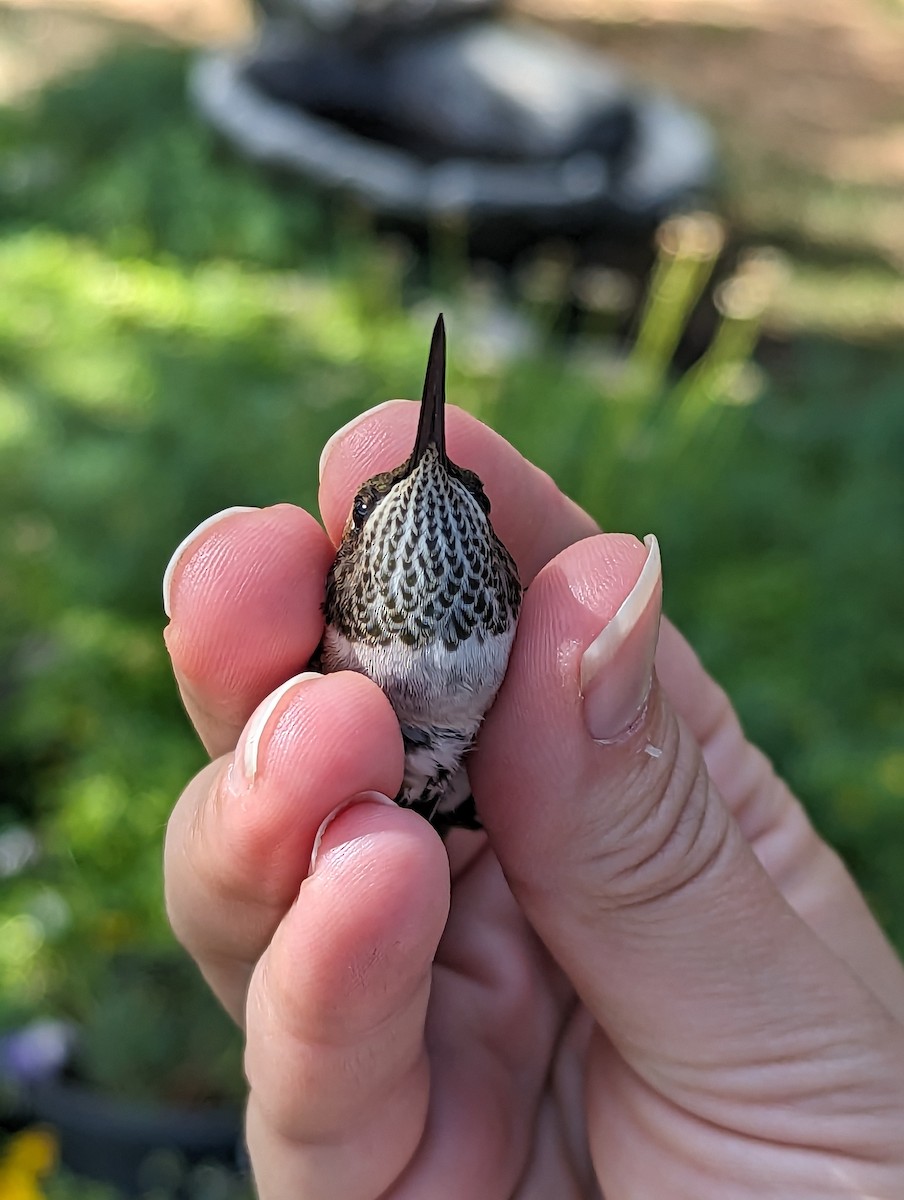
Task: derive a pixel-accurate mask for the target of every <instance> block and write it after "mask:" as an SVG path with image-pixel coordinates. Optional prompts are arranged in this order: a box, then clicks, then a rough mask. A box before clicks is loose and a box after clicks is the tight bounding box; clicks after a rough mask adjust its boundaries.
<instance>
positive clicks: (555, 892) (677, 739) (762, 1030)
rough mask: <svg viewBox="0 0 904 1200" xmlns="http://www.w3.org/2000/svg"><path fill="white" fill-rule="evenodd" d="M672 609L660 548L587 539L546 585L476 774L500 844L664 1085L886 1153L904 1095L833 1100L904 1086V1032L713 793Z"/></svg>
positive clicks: (747, 1119)
mask: <svg viewBox="0 0 904 1200" xmlns="http://www.w3.org/2000/svg"><path fill="white" fill-rule="evenodd" d="M660 603H661V571H660V560H659V548H658V545H657V543H656V539H655V538H648V539H647V544H646V545H645V546H644V545H641V544H640V543H639V542H637V541H636V540H635V539H634V538H630V537H625V536H620V535H601V536H599V537H594V538H589V539H587V540H585V541H582V542H579V543H577V544H575V545H573V546H571V547H569V548H568V549H567V550H565V551H563V552H562V553H561V554H560V555H558V557H557V558H555V559H553V561H552V562H551V563H549V564H548V565H547V566H546V567H545V568H544V569H543V570H542V571H541V572H540V574H539V575H538V576H537V578H536V580H535V581H534V582H533V583H532V585H531V588H530V589H529V591H528V593H527V594H526V597H525V605H524V610H523V613H522V617H521V623H520V625H519V630H518V636H517V639H516V643H515V648H514V651H513V655H512V660H511V663H510V667H509V671H508V674H507V677H506V681H505V684H504V685H503V689H502V691H501V693H500V696H499V699H498V701H497V703H496V705H495V707H494V709H493V710H492V712H491V713H490V715H489V717H488V719H487V723H486V727H485V729H484V731H483V733H482V735H481V741H480V749H479V753H478V755H477V756H476V758H475V760H474V762H473V765H472V767H471V768H470V774H471V779H472V782H473V785H474V791H475V795H476V798H477V801H478V805H479V808H480V812H481V815H482V817H483V820H484V823H485V825H486V828H487V832H488V834H489V836H490V839H491V841H492V843H493V846H494V849H495V850H496V852H497V854H498V856H499V859H500V861H501V863H502V866H503V869H504V870H505V872H506V875H507V877H508V879H509V883H510V885H511V887H512V890H513V891H514V893H515V895H516V897H517V898H518V900H519V902H520V904H521V905H522V907H523V908H524V911H525V912H526V914H527V916H528V918H529V919H530V921H531V923H532V924H533V925H534V927H535V929H536V930H537V932H538V933H539V935H540V936H541V938H542V939H543V940H544V942H545V943H546V945H547V947H548V948H549V950H550V951H551V953H552V954H553V956H554V957H555V958H556V959H557V961H558V962H559V963H560V965H561V966H562V968H563V970H564V971H565V973H566V974H567V975H568V976H569V978H570V979H571V981H572V983H573V984H574V986H575V989H576V990H577V992H578V994H579V996H580V997H581V999H582V1000H583V1001H584V1003H585V1005H586V1006H587V1007H588V1008H589V1009H590V1011H591V1013H592V1014H593V1016H594V1017H595V1018H596V1020H597V1021H598V1022H599V1024H600V1025H602V1026H603V1028H604V1029H605V1031H606V1033H607V1035H608V1037H609V1038H610V1040H611V1042H612V1044H613V1046H614V1047H615V1049H616V1050H617V1051H618V1052H619V1054H620V1055H621V1057H622V1058H623V1059H624V1060H626V1061H627V1063H628V1064H629V1065H630V1066H631V1068H632V1069H633V1071H634V1072H636V1073H637V1075H639V1076H640V1077H641V1078H642V1079H644V1080H645V1081H646V1083H647V1084H649V1085H651V1086H652V1087H653V1088H655V1090H656V1091H658V1092H659V1093H661V1094H664V1095H666V1096H667V1097H668V1098H669V1099H671V1100H672V1101H673V1102H675V1103H677V1104H679V1105H681V1107H682V1108H684V1109H686V1110H690V1111H692V1112H694V1113H695V1114H696V1115H698V1116H699V1117H701V1118H703V1119H705V1120H707V1121H711V1122H714V1123H717V1124H719V1125H720V1126H724V1125H726V1124H727V1125H729V1126H730V1127H732V1128H734V1129H740V1130H743V1131H745V1132H747V1133H749V1134H750V1135H752V1136H757V1137H764V1138H771V1137H775V1138H776V1139H777V1140H781V1139H782V1138H783V1137H784V1136H785V1131H784V1129H783V1128H782V1122H783V1121H784V1120H785V1119H786V1118H785V1116H783V1115H782V1114H785V1113H786V1112H787V1106H788V1104H792V1105H795V1106H796V1107H795V1115H796V1117H797V1118H798V1125H797V1128H796V1130H795V1136H796V1137H797V1138H798V1139H799V1141H800V1142H801V1143H803V1144H807V1145H810V1146H814V1147H815V1146H817V1145H824V1146H827V1147H828V1146H833V1145H834V1146H837V1145H838V1144H839V1142H841V1144H845V1145H847V1146H849V1147H851V1149H852V1150H853V1149H856V1151H857V1152H858V1153H863V1154H867V1155H868V1154H870V1153H873V1152H875V1150H876V1144H877V1143H876V1139H877V1138H878V1139H880V1140H881V1139H883V1138H884V1139H885V1142H884V1144H886V1145H887V1144H890V1142H889V1141H888V1139H889V1138H890V1137H891V1136H892V1124H891V1123H897V1122H899V1121H900V1108H899V1107H898V1105H899V1104H900V1103H901V1097H900V1095H898V1096H896V1098H895V1101H894V1105H892V1104H891V1098H890V1096H889V1095H888V1094H887V1093H886V1095H885V1100H884V1102H880V1101H879V1100H877V1106H878V1107H874V1108H873V1109H872V1110H871V1113H870V1119H869V1120H866V1119H865V1117H864V1119H863V1120H858V1119H857V1118H855V1117H854V1116H852V1114H851V1111H850V1110H848V1111H846V1112H845V1111H843V1110H844V1105H837V1106H833V1102H832V1100H831V1097H832V1096H835V1097H838V1096H841V1095H845V1094H847V1095H848V1096H849V1095H850V1094H851V1092H850V1089H851V1088H853V1087H859V1086H864V1087H867V1088H869V1087H871V1086H872V1085H871V1082H870V1072H876V1077H884V1078H885V1079H886V1080H887V1079H888V1069H889V1067H888V1063H889V1059H890V1058H892V1059H895V1060H896V1061H897V1064H898V1066H897V1068H896V1069H897V1070H901V1069H904V1060H902V1055H904V1047H902V1044H901V1043H902V1038H901V1032H900V1030H898V1031H897V1034H896V1036H895V1037H892V1038H891V1039H889V1037H888V1030H889V1026H890V1019H889V1014H888V1012H887V1010H886V1009H885V1008H884V1007H883V1006H882V1005H881V1004H880V1003H879V1001H878V1000H877V999H876V998H875V997H874V996H873V994H872V993H871V992H870V991H869V989H868V988H866V987H865V986H864V984H863V983H861V981H860V980H859V979H858V978H857V976H856V975H855V973H854V972H853V971H852V970H851V969H850V968H849V967H848V966H847V965H846V964H845V963H844V962H843V961H842V960H841V959H840V958H839V957H837V956H836V955H835V954H834V953H832V952H831V951H830V950H829V949H828V948H827V947H826V945H825V944H824V943H823V942H822V941H821V940H820V939H819V938H818V937H817V936H816V934H815V933H814V932H813V931H812V930H811V929H810V928H809V926H808V925H807V924H806V923H805V922H804V921H803V919H802V918H801V917H800V916H798V915H797V914H796V913H795V912H794V910H793V909H792V908H791V907H790V905H789V904H788V903H787V901H786V900H785V899H784V898H783V896H782V895H781V894H780V892H779V891H778V889H777V888H776V887H775V885H774V884H773V882H772V881H771V879H770V878H769V876H768V875H767V873H766V871H765V870H764V868H763V866H762V865H761V863H760V862H759V861H758V859H757V857H756V856H755V854H754V853H753V851H752V849H751V848H750V846H749V844H748V843H747V841H746V840H745V838H744V837H743V835H742V833H741V830H740V828H739V826H738V824H737V822H736V820H735V819H734V817H733V816H732V814H731V813H730V812H729V810H728V809H727V807H726V806H725V804H724V803H723V802H722V799H721V797H720V795H719V794H718V792H717V791H716V789H715V787H714V786H713V784H712V782H711V781H710V778H709V776H708V774H707V770H706V767H705V764H704V761H703V756H702V754H701V752H700V749H699V747H698V746H697V744H696V742H695V741H694V739H693V737H692V736H691V735H690V733H689V732H688V730H687V728H686V726H684V724H683V723H682V722H681V720H680V719H679V718H678V717H677V716H676V714H675V712H674V711H673V710H672V708H671V707H670V705H669V703H668V701H667V699H666V697H665V695H664V693H663V692H662V690H661V688H660V687H659V686H658V684H657V682H656V680H655V678H654V676H653V671H652V664H653V658H654V653H655V649H656V643H657V635H658V626H659V615H660ZM877 1031H878V1033H877ZM839 1046H844V1047H845V1051H844V1052H843V1053H839V1052H838V1049H837V1048H838V1047H839ZM777 1048H780V1049H777ZM740 1064H743V1065H744V1069H741V1066H740ZM748 1068H749V1069H748ZM789 1080H790V1083H789ZM752 1083H754V1084H755V1086H753V1088H752V1087H751V1084H752ZM789 1088H790V1094H789ZM880 1091H881V1089H880ZM754 1097H755V1102H754ZM883 1104H884V1106H885V1107H884V1110H883ZM892 1108H893V1110H894V1111H892ZM839 1122H840V1124H839ZM886 1125H888V1128H886ZM842 1134H843V1137H842ZM895 1136H897V1135H895Z"/></svg>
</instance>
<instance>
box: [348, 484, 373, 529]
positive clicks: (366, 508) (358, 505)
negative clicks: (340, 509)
mask: <svg viewBox="0 0 904 1200" xmlns="http://www.w3.org/2000/svg"><path fill="white" fill-rule="evenodd" d="M373 503H374V498H373V496H369V495H367V494H366V493H364V492H361V493H360V494H359V495H357V496H356V497H355V503H354V504H353V505H352V521H354V524H355V528H356V529H360V528H361V526H362V525H363V524H364V522H365V521H366V520H367V518H368V516H369V514H370V510H371V509H372V508H373Z"/></svg>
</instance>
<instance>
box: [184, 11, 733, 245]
mask: <svg viewBox="0 0 904 1200" xmlns="http://www.w3.org/2000/svg"><path fill="white" fill-rule="evenodd" d="M478 7H483V6H478V5H476V4H468V3H462V2H461V0H453V2H452V3H445V4H444V3H441V2H440V3H437V4H434V5H428V4H424V3H421V4H418V3H410V4H403V3H398V2H396V3H393V0H384V3H376V4H367V3H363V2H362V3H357V4H355V3H347V4H339V3H332V4H331V3H328V2H324V3H316V2H315V0H295V2H294V3H291V4H290V3H289V0H281V3H280V5H279V10H280V12H281V13H282V14H283V18H282V19H280V20H273V19H267V20H265V21H264V26H263V29H262V32H261V36H260V39H259V41H258V44H257V45H256V46H254V47H253V48H251V49H248V50H246V51H244V52H239V53H236V54H212V55H207V56H204V57H202V58H201V59H200V60H199V61H198V62H197V63H196V64H195V67H194V70H193V73H192V77H191V88H192V93H193V96H194V98H195V101H196V103H197V105H198V107H199V109H200V111H201V112H202V114H203V115H204V116H205V117H206V119H207V120H209V121H210V122H211V124H212V125H214V126H215V127H216V128H217V129H218V130H219V131H220V133H221V134H223V135H224V136H225V137H226V138H227V139H228V140H229V141H230V142H231V143H232V144H233V145H234V146H235V147H236V148H237V149H238V150H239V151H240V152H241V153H243V154H245V155H247V156H248V157H249V158H252V159H255V160H257V161H259V162H262V163H265V164H268V165H271V166H276V167H280V168H283V169H286V170H289V171H291V172H294V173H297V174H299V175H301V176H302V177H304V178H305V179H307V180H309V181H310V182H312V183H315V184H318V185H321V186H324V187H327V188H332V189H339V190H341V191H342V192H344V193H346V194H349V195H351V196H352V197H353V198H354V199H355V200H357V201H358V202H359V203H361V204H362V205H363V206H364V207H365V208H366V209H367V210H369V211H371V212H373V213H375V214H377V215H378V216H384V217H390V218H397V219H401V220H403V221H408V222H412V223H414V224H418V223H419V224H421V225H422V226H423V225H427V226H431V225H433V224H435V223H437V222H442V221H444V220H449V219H450V218H451V219H457V220H459V221H462V222H464V223H465V224H466V225H467V227H468V232H469V234H470V235H471V237H472V239H473V238H474V236H475V235H476V236H477V240H478V243H479V247H478V248H479V252H481V253H484V254H492V253H493V251H494V248H495V249H500V251H501V253H502V254H503V255H505V254H507V253H511V251H512V248H513V247H515V246H517V245H524V244H526V243H527V242H529V241H530V240H531V239H533V238H535V237H537V236H542V235H544V234H546V235H548V234H565V235H569V236H575V237H580V236H583V235H586V234H595V233H599V232H600V231H601V230H606V229H607V228H611V227H615V228H618V229H619V230H634V231H635V232H638V233H639V232H643V233H644V234H646V233H648V232H649V231H651V229H652V227H653V226H654V225H655V224H656V223H657V222H658V221H660V220H661V219H662V218H663V217H664V216H665V215H667V214H668V213H669V212H672V211H674V210H676V209H680V208H686V207H690V206H692V205H694V204H697V203H699V201H700V199H701V197H702V196H703V195H704V193H705V192H706V191H707V189H708V188H709V187H710V185H711V184H712V180H713V176H714V173H715V149H714V143H713V138H712V135H711V133H710V130H709V128H708V126H707V125H706V124H705V123H704V122H703V121H702V119H701V118H699V117H698V116H696V115H695V114H694V113H692V112H690V111H688V110H687V109H685V108H683V107H681V106H680V105H678V104H677V103H675V102H674V101H673V100H671V99H670V98H669V97H667V96H665V95H659V94H655V93H652V92H648V91H642V90H640V89H638V88H636V87H634V86H632V85H631V84H630V83H629V81H628V80H627V79H626V78H625V77H624V75H623V74H622V72H621V71H620V70H619V69H618V68H617V67H616V66H615V65H613V64H612V63H611V62H610V61H608V60H607V59H605V58H603V57H601V56H600V55H599V54H597V53H595V52H592V51H590V50H587V49H585V48H583V47H581V46H579V45H577V44H576V43H574V42H571V41H569V40H567V39H564V38H562V37H559V36H558V35H556V34H554V33H552V32H549V31H547V30H543V29H539V28H533V27H529V26H522V25H518V24H513V23H510V22H506V21H501V20H498V19H496V18H495V17H492V16H490V17H488V16H487V15H486V14H485V13H480V14H479V15H477V16H474V15H473V12H474V10H475V9H476V8H478ZM487 7H488V6H487ZM290 13H291V14H292V15H291V16H289V14H290ZM327 14H329V15H330V19H332V20H334V22H335V25H334V26H333V27H332V29H333V30H334V31H331V32H325V30H327V29H329V28H331V27H330V24H329V19H327ZM462 14H465V15H464V16H463V15H462ZM482 230H483V231H485V232H487V231H489V232H488V236H485V237H484V238H483V239H482V241H481V239H480V233H481V231H482ZM497 239H498V240H500V241H501V246H500V247H496V246H495V245H494V243H495V242H496V241H497Z"/></svg>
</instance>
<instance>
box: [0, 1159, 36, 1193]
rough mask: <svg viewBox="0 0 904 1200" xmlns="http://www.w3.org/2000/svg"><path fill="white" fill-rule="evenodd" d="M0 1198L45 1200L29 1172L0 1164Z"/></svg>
mask: <svg viewBox="0 0 904 1200" xmlns="http://www.w3.org/2000/svg"><path fill="white" fill-rule="evenodd" d="M0 1196H2V1197H3V1200H46V1196H45V1194H44V1192H43V1191H42V1190H41V1188H40V1187H39V1186H38V1183H37V1180H36V1178H35V1176H34V1175H33V1174H32V1173H31V1172H30V1171H21V1170H20V1169H19V1168H18V1167H10V1166H7V1165H5V1164H4V1163H0Z"/></svg>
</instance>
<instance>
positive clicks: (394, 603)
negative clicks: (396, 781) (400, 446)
mask: <svg viewBox="0 0 904 1200" xmlns="http://www.w3.org/2000/svg"><path fill="white" fill-rule="evenodd" d="M445 405H446V333H445V325H444V323H443V316H442V313H440V315H439V318H438V319H437V322H436V326H435V328H434V330H433V338H432V341H431V344H430V354H429V357H428V360H427V372H426V376H425V378H424V390H423V395H422V397H421V407H420V416H419V420H418V427H417V436H416V437H415V440H414V448H413V449H412V451H411V454H410V455H409V457H408V458H407V459H405V461H404V462H402V463H400V465H399V466H397V467H396V468H395V469H394V470H392V471H385V472H383V473H381V474H379V475H374V476H373V478H372V479H368V480H367V481H366V482H365V483H363V484H362V485H361V487H360V488H359V489H358V492H357V494H356V496H355V499H354V502H353V503H352V506H351V511H350V513H349V516H348V520H347V522H346V525H345V529H344V531H343V534H342V540H341V542H340V544H339V548H338V550H337V552H336V558H335V561H334V563H333V565H332V567H331V569H330V572H329V575H328V577H327V583H326V601H325V603H324V615H325V617H326V627H325V630H324V635H323V641H322V643H321V646H320V656H319V660H320V666H321V669H322V670H324V671H325V672H329V671H359V672H361V673H363V674H364V675H367V676H369V678H371V679H372V680H374V682H375V683H377V684H378V685H379V686H380V687H381V688H382V689H383V691H384V692H385V693H386V696H387V697H388V699H389V702H390V703H391V704H392V707H393V709H394V710H395V714H396V716H397V717H398V720H399V724H400V726H401V729H402V738H403V740H404V745H405V775H404V781H403V783H402V787H401V790H400V791H399V793H398V795H397V796H396V797H395V800H396V803H398V804H400V805H403V806H405V807H408V808H413V809H414V810H415V811H416V812H418V813H420V814H421V816H423V817H425V818H426V819H427V820H428V821H430V822H431V824H432V825H434V826H435V827H436V828H437V829H438V830H439V831H440V833H443V834H444V833H445V832H446V831H447V830H448V829H449V828H450V827H452V826H463V827H465V828H470V829H479V828H480V821H479V817H478V815H477V812H476V808H475V806H474V800H473V797H472V795H471V788H470V784H469V782H468V777H467V768H466V765H465V762H464V761H463V760H464V759H465V756H466V755H467V752H468V751H469V750H470V748H471V747H472V746H473V744H474V741H475V739H476V737H477V732H478V730H479V728H480V724H481V721H482V720H483V717H484V714H485V713H486V711H487V709H488V708H489V707H490V705H491V704H492V703H493V700H494V699H495V697H496V693H497V692H498V690H499V687H500V685H501V683H502V680H503V676H504V675H505V669H506V666H507V664H508V659H509V654H510V652H511V648H512V642H513V641H514V638H515V627H516V625H517V621H518V613H519V611H520V608H521V597H522V587H521V581H520V579H519V576H518V568H517V566H516V565H515V562H514V559H513V558H512V556H511V555H510V554H509V552H508V550H507V549H506V548H505V546H504V545H503V544H502V542H501V541H500V540H499V538H498V537H497V536H496V532H495V530H494V529H493V526H492V523H491V521H490V501H489V499H488V498H487V495H486V492H485V491H484V489H483V484H482V483H481V481H480V479H479V478H478V476H477V475H476V474H475V473H474V472H473V471H469V470H467V469H466V468H465V467H460V466H457V465H456V464H455V463H454V462H452V460H451V459H450V458H449V456H448V454H447V453H446V423H445Z"/></svg>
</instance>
